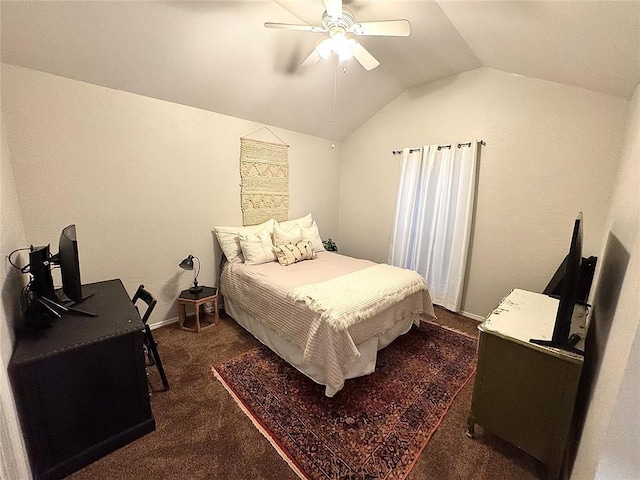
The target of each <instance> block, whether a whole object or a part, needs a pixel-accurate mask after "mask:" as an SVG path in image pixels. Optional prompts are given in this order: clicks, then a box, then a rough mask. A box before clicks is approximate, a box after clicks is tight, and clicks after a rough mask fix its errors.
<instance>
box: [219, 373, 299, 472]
mask: <svg viewBox="0 0 640 480" xmlns="http://www.w3.org/2000/svg"><path fill="white" fill-rule="evenodd" d="M211 371H212V372H213V374H214V375H215V377H216V378H217V379H218V380H219V381H220V383H221V384H222V386H223V387H224V388H225V390H227V392H229V395H231V398H233V400H234V401H235V402H236V404H237V405H238V407H240V410H242V411H243V413H244V414H245V415H246V416H247V417H248V418H249V419H250V420H251V423H253V425H254V426H255V427H256V428H257V429H258V431H259V432H260V433H261V434H262V435H263V436H264V437H265V438H266V439H267V440H268V441H269V443H270V444H271V446H272V447H273V448H274V449H275V451H276V452H278V455H280V456H281V457H282V459H283V460H284V461H285V462H287V465H289V468H291V470H293V472H294V473H295V474H296V475H297V476H298V477H299V478H301V479H302V480H309V477H307V476H306V475H305V474H304V473H303V472H302V470H300V468H299V467H298V466H297V465H296V463H295V462H294V461H293V459H292V458H291V457H290V456H289V455H288V454H287V452H285V451H284V449H283V448H282V447H281V446H280V444H279V443H278V442H277V441H276V440H275V439H274V438H273V436H272V435H271V433H270V432H269V431H268V430H267V429H266V428H265V427H264V426H263V425H262V424H261V423H260V422H259V421H258V420H257V419H256V418H255V416H254V415H253V412H252V411H251V410H249V408H248V407H247V406H246V405H245V404H244V402H243V401H242V400H240V398H239V397H238V396H237V395H236V392H235V391H234V390H233V388H231V385H229V384H228V383H227V382H226V380H225V379H224V378H223V377H222V375H220V373H219V372H218V371H217V370H216V367H211Z"/></svg>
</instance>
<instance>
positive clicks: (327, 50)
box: [316, 38, 333, 60]
mask: <svg viewBox="0 0 640 480" xmlns="http://www.w3.org/2000/svg"><path fill="white" fill-rule="evenodd" d="M332 50H333V48H332V45H331V39H330V38H325V39H324V40H323V41H321V42H320V43H319V44H318V46H317V47H316V52H318V55H320V56H321V57H322V59H323V60H329V55H331V51H332Z"/></svg>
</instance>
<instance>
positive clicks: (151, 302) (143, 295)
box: [131, 285, 158, 325]
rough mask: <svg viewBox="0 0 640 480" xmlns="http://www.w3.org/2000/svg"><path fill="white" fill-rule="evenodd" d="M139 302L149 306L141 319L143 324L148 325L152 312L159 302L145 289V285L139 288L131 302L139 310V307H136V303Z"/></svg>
mask: <svg viewBox="0 0 640 480" xmlns="http://www.w3.org/2000/svg"><path fill="white" fill-rule="evenodd" d="M138 300H141V301H143V302H144V303H146V304H147V309H146V311H145V312H144V315H140V318H142V323H144V324H145V325H146V324H147V321H148V320H149V317H150V316H151V312H153V309H154V308H155V307H156V303H158V301H157V300H156V299H155V298H153V295H151V292H149V291H148V290H145V289H144V285H140V286H139V287H138V290H137V291H136V293H135V295H134V296H133V298H132V299H131V301H132V302H133V304H134V305H135V307H136V308H138V306H137V305H136V302H137V301H138ZM138 314H140V309H138Z"/></svg>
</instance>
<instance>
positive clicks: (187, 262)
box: [179, 255, 202, 293]
mask: <svg viewBox="0 0 640 480" xmlns="http://www.w3.org/2000/svg"><path fill="white" fill-rule="evenodd" d="M194 259H195V260H197V261H198V266H197V268H195V270H196V274H195V276H194V277H193V286H192V287H191V288H190V289H189V291H190V292H191V293H200V292H201V291H202V287H201V286H199V285H198V275H199V274H200V259H199V258H198V257H194V256H193V255H189V256H188V257H187V258H185V259H184V260H182V261H181V262H180V264H179V266H180V268H182V269H184V270H193V269H194V264H193V260H194Z"/></svg>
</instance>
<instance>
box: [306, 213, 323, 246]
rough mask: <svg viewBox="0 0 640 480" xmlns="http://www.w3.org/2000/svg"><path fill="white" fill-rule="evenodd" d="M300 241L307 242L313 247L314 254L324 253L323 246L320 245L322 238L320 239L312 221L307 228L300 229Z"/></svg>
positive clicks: (316, 227)
mask: <svg viewBox="0 0 640 480" xmlns="http://www.w3.org/2000/svg"><path fill="white" fill-rule="evenodd" d="M302 240H309V241H310V242H311V244H312V245H313V249H314V250H315V251H316V252H322V251H324V245H323V244H322V238H320V232H319V231H318V225H317V224H316V222H315V221H314V222H313V223H312V224H311V226H310V227H309V228H302Z"/></svg>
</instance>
